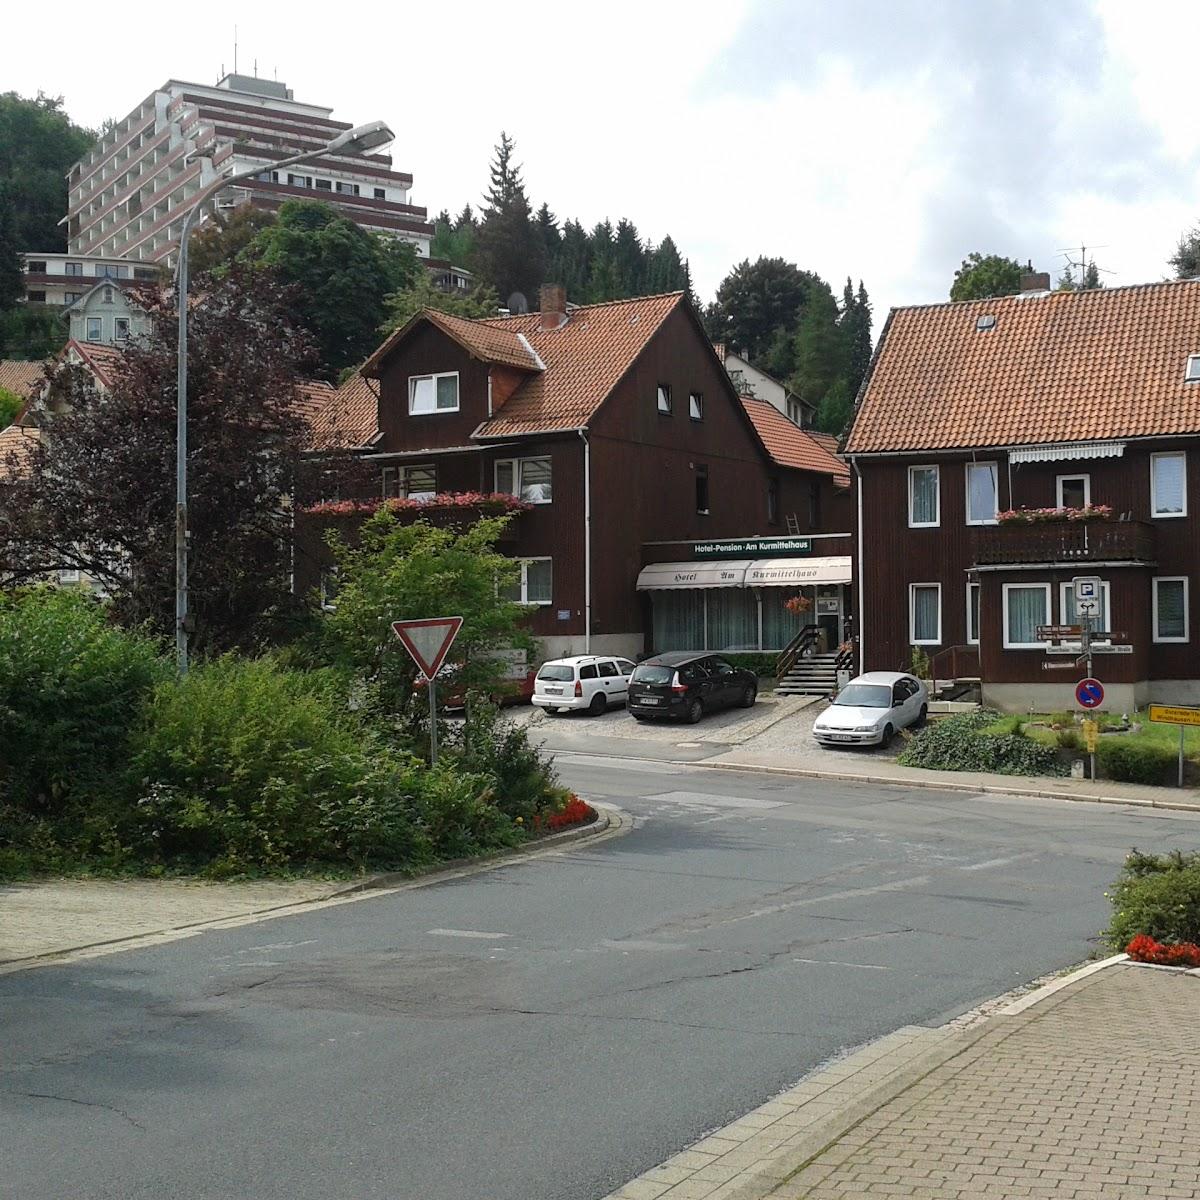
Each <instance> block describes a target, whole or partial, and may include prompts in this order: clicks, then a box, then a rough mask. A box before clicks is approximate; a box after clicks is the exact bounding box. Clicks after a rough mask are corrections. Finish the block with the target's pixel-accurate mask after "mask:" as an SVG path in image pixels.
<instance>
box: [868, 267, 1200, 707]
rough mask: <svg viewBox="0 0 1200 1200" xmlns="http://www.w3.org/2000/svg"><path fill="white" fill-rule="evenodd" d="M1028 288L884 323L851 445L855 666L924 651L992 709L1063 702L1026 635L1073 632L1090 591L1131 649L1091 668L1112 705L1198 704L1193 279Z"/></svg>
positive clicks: (1198, 332)
mask: <svg viewBox="0 0 1200 1200" xmlns="http://www.w3.org/2000/svg"><path fill="white" fill-rule="evenodd" d="M1028 282H1029V283H1031V284H1032V287H1031V288H1030V289H1029V290H1027V291H1025V292H1023V293H1022V294H1020V295H1017V296H1009V297H1004V298H1001V299H991V300H979V301H970V302H965V303H958V304H937V305H928V306H922V307H914V308H903V309H896V310H893V312H892V313H891V315H890V316H889V318H888V322H887V326H886V327H885V329H884V332H883V335H882V338H881V340H880V344H879V347H878V349H877V351H876V354H875V359H874V362H873V364H872V367H871V371H870V373H869V375H868V378H867V380H866V382H865V384H864V387H863V389H862V390H861V392H860V397H859V402H858V406H857V410H856V415H855V419H854V423H853V427H852V430H851V433H850V435H849V439H848V442H847V446H846V455H847V457H848V458H849V460H850V462H851V464H852V465H853V468H854V472H855V476H856V492H857V504H858V511H859V518H858V519H859V521H860V526H859V534H860V536H859V541H858V547H857V556H858V561H857V564H856V566H857V580H858V588H859V591H860V607H861V611H862V613H863V620H862V629H861V634H862V654H863V662H864V667H865V668H875V669H883V668H898V667H902V666H907V664H908V663H909V661H910V656H911V653H912V648H913V647H914V646H918V647H920V648H921V649H922V650H923V651H924V652H925V653H927V654H928V655H929V656H930V658H931V659H932V660H933V665H934V673H935V675H936V676H937V677H939V678H947V677H950V676H978V677H979V678H980V679H981V680H982V689H983V695H984V699H985V701H987V702H989V703H992V704H993V705H995V706H997V707H1001V708H1007V709H1010V710H1028V709H1029V708H1030V707H1031V706H1032V707H1035V708H1037V709H1041V710H1056V709H1063V708H1069V707H1074V700H1073V694H1074V686H1075V683H1076V682H1077V680H1078V679H1079V678H1080V677H1081V676H1082V675H1083V674H1084V672H1083V670H1082V669H1080V670H1075V669H1074V666H1073V664H1074V659H1073V657H1071V656H1069V655H1066V656H1062V655H1054V654H1048V653H1047V651H1046V643H1045V642H1043V641H1040V640H1039V638H1038V632H1037V627H1038V626H1048V625H1055V624H1066V625H1074V624H1076V623H1077V621H1078V616H1079V614H1078V612H1077V609H1076V605H1075V601H1074V594H1073V587H1072V583H1071V581H1072V579H1073V578H1076V577H1081V576H1091V577H1099V578H1100V579H1101V580H1102V600H1101V604H1100V610H1099V613H1098V614H1097V616H1098V624H1099V625H1100V626H1103V628H1104V630H1107V631H1110V632H1111V634H1112V636H1111V637H1110V638H1109V639H1108V640H1109V641H1110V642H1111V643H1113V644H1114V645H1117V644H1128V645H1130V646H1131V647H1132V652H1130V653H1112V654H1106V655H1101V656H1097V657H1096V658H1095V660H1094V664H1093V665H1094V670H1095V673H1096V675H1097V676H1099V677H1100V679H1101V680H1102V682H1103V683H1104V684H1105V685H1106V691H1107V699H1106V705H1105V706H1106V707H1108V708H1113V709H1117V710H1121V709H1127V708H1131V707H1132V706H1134V705H1135V704H1139V703H1142V702H1144V701H1146V700H1148V699H1153V700H1161V701H1164V702H1174V703H1187V702H1190V703H1196V702H1200V652H1198V648H1197V639H1196V635H1195V634H1194V632H1193V631H1194V630H1195V628H1196V626H1195V619H1196V603H1197V600H1196V597H1195V595H1194V594H1193V589H1192V587H1191V580H1192V579H1193V578H1194V577H1196V575H1197V573H1198V572H1200V539H1198V536H1197V525H1196V514H1197V513H1198V512H1200V442H1198V441H1197V438H1198V437H1200V280H1181V281H1178V282H1172V283H1160V284H1151V285H1146V286H1139V287H1123V288H1112V289H1104V290H1099V289H1098V290H1094V291H1085V292H1061V291H1060V292H1050V291H1049V290H1047V289H1048V285H1049V277H1048V276H1034V277H1032V279H1031V280H1028ZM1037 510H1049V511H1037ZM1069 645H1070V641H1069V640H1068V641H1067V642H1066V646H1069ZM1061 663H1068V664H1072V665H1071V666H1070V667H1066V668H1064V667H1062V666H1059V665H1058V664H1061Z"/></svg>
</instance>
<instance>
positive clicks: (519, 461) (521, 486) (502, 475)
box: [496, 458, 554, 504]
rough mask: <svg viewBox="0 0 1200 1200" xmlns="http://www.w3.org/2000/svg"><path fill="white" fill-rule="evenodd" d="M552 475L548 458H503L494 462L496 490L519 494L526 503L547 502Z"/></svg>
mask: <svg viewBox="0 0 1200 1200" xmlns="http://www.w3.org/2000/svg"><path fill="white" fill-rule="evenodd" d="M552 475H553V472H552V470H551V464H550V459H549V458H504V459H501V460H500V461H499V462H497V463H496V491H497V492H499V493H501V494H502V495H505V496H519V497H520V498H521V499H522V500H524V501H525V503H526V504H549V503H550V502H551V500H553V498H554V489H553V485H552Z"/></svg>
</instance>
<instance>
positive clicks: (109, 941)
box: [0, 801, 633, 975]
mask: <svg viewBox="0 0 1200 1200" xmlns="http://www.w3.org/2000/svg"><path fill="white" fill-rule="evenodd" d="M589 803H591V804H592V807H593V808H594V809H595V810H596V813H597V818H596V820H595V821H592V822H590V823H589V824H587V825H584V826H582V827H575V828H572V829H564V830H562V831H560V832H559V833H552V834H550V835H548V836H547V837H544V838H538V840H537V841H536V842H531V843H528V844H526V845H524V846H516V847H513V848H511V849H504V850H496V851H492V852H489V853H488V854H482V855H478V856H475V857H472V858H463V859H457V860H454V861H452V862H444V863H439V864H437V865H436V866H432V867H429V868H428V869H427V870H423V871H419V872H416V873H408V872H385V873H381V874H379V875H371V876H368V877H367V878H365V879H360V880H356V881H355V882H354V883H352V884H349V885H347V886H346V887H344V888H340V889H338V890H337V891H336V892H330V893H327V894H326V895H324V896H318V897H314V898H312V899H309V900H289V901H286V902H285V903H283V904H272V905H269V906H268V907H266V908H256V909H248V910H246V911H245V912H240V913H234V914H231V915H228V916H224V917H212V918H209V919H207V920H204V921H195V922H187V923H184V924H182V925H170V926H167V927H165V928H163V929H159V930H154V931H152V932H141V933H134V934H129V935H127V936H124V937H115V938H104V939H101V940H100V941H96V942H87V943H84V944H82V945H79V946H71V947H69V948H66V949H60V950H51V951H48V952H46V953H42V954H30V955H23V956H20V955H19V956H17V957H16V958H6V959H0V975H10V974H13V973H14V972H16V971H25V970H32V969H34V968H35V967H47V966H54V965H58V964H62V963H67V962H70V961H72V960H73V959H75V958H95V957H99V956H101V955H104V954H110V953H119V952H120V951H121V950H133V949H137V948H138V947H140V946H151V945H161V944H162V943H164V942H169V941H176V940H179V939H180V938H185V937H191V936H193V935H195V934H198V933H203V932H204V931H205V930H208V929H231V928H235V927H237V926H239V925H250V924H255V923H256V922H258V921H265V920H271V919H272V918H275V917H286V916H296V915H298V914H300V913H304V912H311V911H312V910H313V909H314V908H319V907H323V906H326V905H335V904H337V905H340V904H352V903H354V902H355V901H358V900H366V899H370V898H371V896H372V895H374V894H376V893H383V892H385V891H392V892H398V891H406V890H409V889H415V888H419V887H430V886H432V885H433V884H435V883H442V882H444V881H447V880H451V879H462V878H465V877H467V876H470V875H474V874H478V873H482V872H483V871H492V870H496V869H497V868H499V867H503V866H507V865H509V864H510V863H518V862H520V861H521V860H522V859H525V858H533V857H538V856H540V855H542V854H550V853H555V852H557V851H559V850H560V849H563V848H565V847H566V846H569V845H571V844H572V843H577V842H585V841H600V840H604V839H607V838H611V837H618V836H620V835H621V834H623V833H628V832H629V831H630V829H631V828H632V826H633V822H632V821H631V820H630V818H629V816H628V814H627V813H625V812H624V811H623V810H622V809H619V808H617V807H615V806H614V805H607V804H597V803H595V802H591V801H589Z"/></svg>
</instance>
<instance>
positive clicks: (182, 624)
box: [175, 121, 395, 675]
mask: <svg viewBox="0 0 1200 1200" xmlns="http://www.w3.org/2000/svg"><path fill="white" fill-rule="evenodd" d="M394 137H395V135H394V134H393V133H392V131H391V129H389V128H388V125H387V123H386V122H385V121H371V122H370V123H369V124H366V125H359V126H358V127H357V128H355V129H347V130H346V131H345V132H344V133H339V134H338V135H337V137H335V138H334V139H333V140H332V141H330V142H327V143H326V144H325V145H324V146H321V147H319V148H318V149H316V150H306V151H305V152H304V153H303V154H293V155H292V156H291V158H285V159H282V160H281V161H280V162H278V163H276V164H275V169H276V170H278V169H279V168H280V167H293V166H295V165H297V164H298V163H304V162H311V161H312V160H313V159H315V158H320V157H321V156H322V155H325V154H363V153H366V152H367V151H368V150H377V149H379V147H380V146H386V145H387V144H388V142H390V141H392V140H393V138H394ZM261 173H262V167H261V166H258V167H247V168H246V169H245V170H243V171H235V172H234V173H233V174H232V175H227V176H222V178H220V179H217V180H214V181H213V182H212V183H211V184H209V185H208V187H206V188H205V189H204V190H203V191H202V192H201V193H200V194H199V195H198V196H197V197H196V202H195V204H194V205H193V206H192V208H191V210H190V211H189V212H188V214H187V216H186V217H184V219H183V230H182V232H181V233H180V236H179V262H178V264H177V266H176V268H175V299H176V303H177V304H178V305H179V347H178V362H177V366H176V375H175V388H176V399H175V657H176V662H177V664H178V669H179V674H180V675H186V674H187V669H188V629H187V623H188V543H187V540H188V513H187V506H188V500H187V320H188V303H187V300H188V238H189V237H191V234H192V230H193V229H194V228H195V227H196V225H197V224H198V223H199V221H200V218H201V216H202V215H203V208H204V205H205V203H206V202H207V201H208V200H209V199H211V198H212V196H214V195H215V194H216V193H217V192H220V191H222V190H224V189H225V188H227V187H230V186H231V185H232V184H235V183H238V182H240V181H241V180H243V179H250V178H252V177H253V176H255V175H259V174H261Z"/></svg>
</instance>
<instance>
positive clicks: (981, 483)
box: [967, 463, 997, 521]
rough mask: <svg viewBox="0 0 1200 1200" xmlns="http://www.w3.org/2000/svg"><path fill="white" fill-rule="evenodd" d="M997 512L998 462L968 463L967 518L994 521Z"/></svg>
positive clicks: (969, 519)
mask: <svg viewBox="0 0 1200 1200" xmlns="http://www.w3.org/2000/svg"><path fill="white" fill-rule="evenodd" d="M996 512H997V508H996V464H995V463H970V464H968V466H967V520H968V521H994V520H995V519H996Z"/></svg>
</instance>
